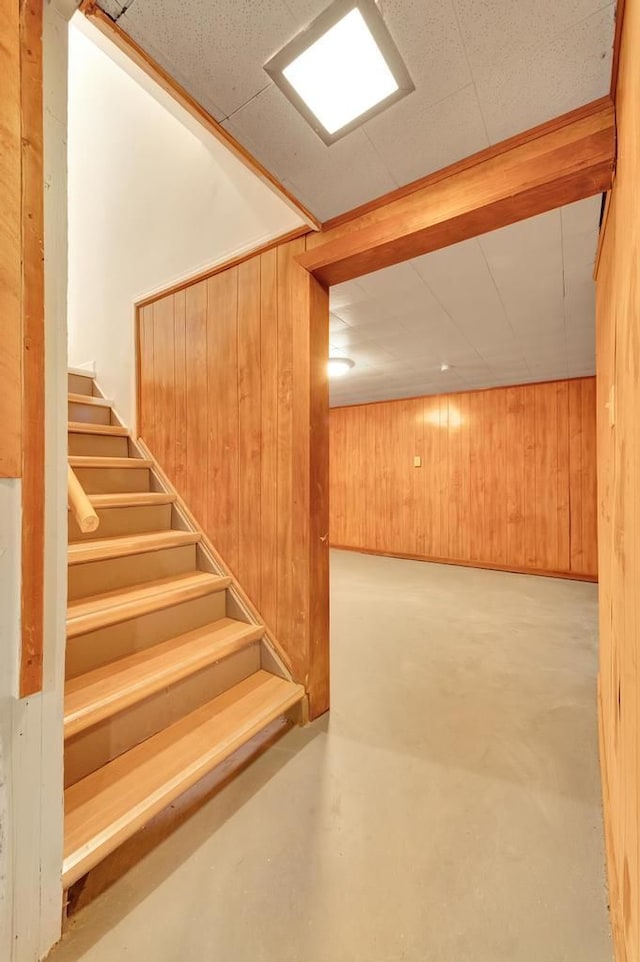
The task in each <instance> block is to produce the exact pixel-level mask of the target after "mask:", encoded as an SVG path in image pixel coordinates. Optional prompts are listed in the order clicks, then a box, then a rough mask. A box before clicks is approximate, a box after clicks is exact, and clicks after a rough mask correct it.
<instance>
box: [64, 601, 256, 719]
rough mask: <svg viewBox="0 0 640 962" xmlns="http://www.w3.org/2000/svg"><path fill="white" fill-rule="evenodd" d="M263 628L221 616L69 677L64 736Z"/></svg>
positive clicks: (212, 658)
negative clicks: (142, 649) (84, 672)
mask: <svg viewBox="0 0 640 962" xmlns="http://www.w3.org/2000/svg"><path fill="white" fill-rule="evenodd" d="M263 634H264V628H263V627H262V626H261V625H255V624H247V623H245V622H243V621H237V620H236V619H234V618H221V619H219V620H218V621H215V622H212V623H211V624H208V625H205V626H204V627H202V628H196V629H194V630H192V631H188V632H186V633H184V634H182V635H177V636H176V637H174V638H170V639H169V640H168V641H164V642H161V643H160V644H157V645H153V646H152V647H150V648H146V649H145V650H144V651H139V652H136V653H135V654H133V655H128V656H127V657H126V658H122V659H119V660H118V661H115V662H112V663H111V664H108V665H103V666H102V667H100V668H96V669H95V670H93V671H90V672H87V673H86V674H84V675H79V676H78V677H76V678H72V679H70V680H69V681H67V683H66V685H65V703H64V734H65V738H70V737H71V736H73V735H76V734H77V733H78V732H80V731H83V730H84V729H85V728H89V727H90V726H91V725H95V724H96V723H97V722H99V721H102V720H103V719H104V718H107V717H109V716H111V715H115V714H116V713H117V712H119V711H122V710H123V709H124V708H127V707H129V706H130V705H132V704H134V703H135V702H139V701H142V700H143V699H144V698H148V697H149V695H152V694H154V693H155V692H157V691H160V690H161V689H162V688H165V687H166V686H167V685H170V684H173V683H174V682H176V681H179V680H180V679H181V678H185V677H187V676H188V675H191V674H194V673H195V672H196V671H199V670H200V669H201V668H204V667H206V666H207V665H211V664H213V663H214V662H216V661H220V660H221V659H222V658H226V657H227V656H228V655H231V654H233V653H234V652H236V651H239V650H240V649H241V648H244V647H245V646H246V645H248V644H251V643H252V642H254V641H257V640H258V639H259V638H261V637H262V635H263Z"/></svg>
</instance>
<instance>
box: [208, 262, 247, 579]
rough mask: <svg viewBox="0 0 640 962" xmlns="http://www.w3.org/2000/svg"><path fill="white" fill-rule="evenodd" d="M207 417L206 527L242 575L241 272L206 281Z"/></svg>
mask: <svg viewBox="0 0 640 962" xmlns="http://www.w3.org/2000/svg"><path fill="white" fill-rule="evenodd" d="M212 400H214V403H212ZM207 415H208V418H207V458H208V461H207V482H208V490H207V523H208V526H209V530H210V531H212V532H215V536H216V537H215V543H216V547H218V549H219V551H220V552H221V554H222V556H223V557H224V558H225V560H226V561H227V563H228V565H229V567H230V568H231V570H232V571H233V572H235V573H236V574H237V572H238V548H239V545H238V507H239V505H238V491H239V486H238V268H232V269H231V270H229V271H224V272H222V273H220V274H216V275H215V276H214V277H211V278H209V280H208V281H207Z"/></svg>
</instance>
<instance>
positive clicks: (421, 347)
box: [99, 0, 615, 404]
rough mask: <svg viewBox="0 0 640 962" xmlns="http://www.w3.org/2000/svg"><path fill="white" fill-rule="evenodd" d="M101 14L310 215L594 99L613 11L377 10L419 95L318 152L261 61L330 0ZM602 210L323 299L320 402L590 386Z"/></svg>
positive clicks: (325, 214) (429, 2) (135, 6)
mask: <svg viewBox="0 0 640 962" xmlns="http://www.w3.org/2000/svg"><path fill="white" fill-rule="evenodd" d="M99 2H100V3H101V6H102V7H103V8H104V9H105V10H106V11H107V12H108V13H109V14H110V15H111V16H113V17H117V18H118V22H119V25H120V26H121V27H122V28H123V29H124V30H125V31H127V32H128V33H129V34H131V36H132V37H133V38H134V39H135V40H136V41H137V42H138V43H139V44H140V45H141V46H142V47H143V48H144V49H146V50H147V51H148V52H149V53H150V54H151V56H153V57H154V58H155V59H156V60H157V61H158V62H159V63H160V64H161V65H162V66H163V67H165V69H167V70H168V71H169V73H171V74H172V75H173V76H174V77H175V78H176V79H177V80H178V81H179V82H180V83H181V84H182V85H183V86H184V87H186V89H187V90H189V91H190V92H191V94H192V95H193V96H194V97H195V98H196V99H197V100H199V101H200V102H201V103H202V104H203V105H204V106H205V107H206V108H207V109H208V110H209V111H210V112H211V113H212V114H213V116H215V117H216V118H217V119H218V120H220V121H221V122H222V123H223V125H224V126H225V127H227V128H228V129H229V130H230V131H231V132H232V133H233V134H234V135H235V136H236V137H237V139H238V140H239V141H240V142H241V143H242V144H244V145H245V146H246V147H247V148H248V149H249V150H250V151H251V152H252V153H253V154H254V155H255V156H256V157H257V158H258V159H259V160H261V161H262V163H263V164H264V165H265V166H266V167H268V168H269V169H270V170H271V171H272V172H273V173H274V174H275V175H276V176H277V177H278V178H279V179H280V180H281V181H282V182H283V183H284V184H285V185H286V186H287V187H288V188H289V189H290V190H291V192H292V193H293V194H294V195H296V196H297V197H298V198H299V199H300V200H302V201H303V202H304V203H305V204H306V205H307V206H308V207H309V208H310V209H311V210H312V211H313V212H314V213H315V214H316V215H317V216H318V217H319V218H320V219H323V220H324V219H327V218H330V217H332V216H334V215H336V214H339V213H342V212H343V211H345V210H349V209H350V208H352V207H355V206H357V205H358V204H361V203H364V202H366V201H368V200H371V199H372V198H374V197H377V196H379V195H380V194H383V193H385V192H387V191H389V190H392V189H393V188H395V187H397V186H401V185H403V184H406V183H408V182H409V181H411V180H414V179H416V178H418V177H422V176H424V175H426V174H428V173H430V172H431V171H433V170H437V169H438V168H440V167H443V166H445V165H447V164H450V163H453V162H454V161H456V160H459V159H461V158H462V157H465V156H467V155H469V154H471V153H473V152H475V151H477V150H481V149H482V148H483V147H486V146H488V145H489V144H493V143H496V142H498V141H500V140H502V139H504V138H505V137H508V136H511V135H512V134H515V133H518V132H520V131H522V130H526V129H527V128H529V127H531V126H534V125H535V124H538V123H542V122H544V121H545V120H548V119H550V118H552V117H554V116H557V115H558V114H561V113H564V112H565V111H568V110H571V109H573V108H574V107H578V106H580V105H582V104H584V103H587V102H588V101H590V100H593V99H595V98H597V97H600V96H603V95H604V94H606V93H607V92H608V89H609V80H610V71H611V47H612V42H613V30H614V8H615V4H614V3H612V2H603V0H380V2H379V7H380V9H381V11H382V14H383V16H384V18H385V21H386V23H387V26H388V27H389V29H390V31H391V34H392V36H393V38H394V40H395V42H396V44H397V46H398V49H399V51H400V53H401V55H402V57H403V58H404V60H405V63H406V64H407V67H408V69H409V72H410V73H411V76H412V79H413V81H414V83H415V85H416V90H415V92H413V93H411V94H410V95H409V96H408V97H406V98H405V99H403V100H401V101H399V102H398V103H397V104H394V105H393V106H392V107H390V108H389V109H388V110H386V111H385V112H384V113H382V114H380V115H378V116H377V117H374V118H373V119H372V120H370V121H368V122H367V123H366V124H365V125H364V126H363V127H361V128H359V129H357V130H355V131H354V132H352V133H351V134H348V135H347V136H346V137H344V138H342V139H341V140H339V141H337V142H336V143H335V144H333V145H332V146H330V147H327V146H326V145H325V144H324V143H323V142H322V141H321V140H320V138H319V137H318V136H317V135H316V134H315V133H314V132H313V130H312V129H311V128H310V127H309V126H308V125H307V124H306V122H305V121H304V120H303V119H302V117H301V116H300V115H299V114H298V112H297V111H296V110H295V108H294V107H293V106H292V105H291V104H290V103H289V101H288V100H287V99H286V98H285V96H284V95H283V94H282V93H281V91H280V90H279V89H278V88H277V87H276V86H275V85H274V84H273V82H272V81H271V80H270V78H269V77H268V76H267V74H266V73H265V72H264V70H263V66H262V65H263V64H264V63H266V62H267V61H268V60H269V59H270V58H271V57H272V55H273V54H275V53H276V52H277V51H278V50H279V49H280V48H281V47H283V46H284V45H285V43H287V42H288V41H289V40H290V39H291V38H292V37H294V36H295V35H296V34H297V33H298V32H299V31H300V30H301V29H303V28H304V27H305V26H306V25H307V24H308V23H309V22H310V21H311V20H312V19H314V17H315V16H317V14H318V13H320V12H321V11H322V10H323V9H325V8H326V7H327V6H328V5H329V0H213V2H212V0H128V2H127V6H126V11H125V12H123V5H122V3H121V2H120V0H99ZM599 204H600V200H599V198H593V199H590V200H587V201H583V202H580V203H578V204H573V205H571V206H569V207H566V208H563V209H562V210H561V211H553V212H551V213H548V214H544V215H542V216H540V217H537V218H533V219H532V220H529V221H525V222H523V223H520V224H516V225H513V226H511V227H508V228H505V229H503V230H500V231H495V232H493V233H491V234H488V235H485V236H484V237H481V238H478V239H474V240H470V241H466V242H464V243H462V244H458V245H456V246H455V247H450V248H447V249H445V250H442V251H437V252H435V253H433V254H428V255H426V256H425V257H422V258H419V259H417V260H415V261H412V262H409V263H406V264H401V265H399V266H397V267H394V268H389V269H387V270H385V271H381V272H378V273H376V274H371V275H369V276H367V277H364V278H360V279H359V280H358V281H356V282H351V283H348V284H342V285H340V286H338V287H336V288H333V289H332V291H331V310H332V319H331V350H332V353H333V354H347V355H348V356H350V357H352V358H353V359H354V360H355V362H356V367H355V369H354V370H353V371H352V372H351V374H349V375H348V376H347V377H346V378H345V379H344V380H343V381H338V380H336V381H334V382H333V383H332V389H331V401H332V404H346V403H354V402H359V401H367V400H375V399H381V398H389V397H402V396H411V395H416V394H430V393H441V392H446V391H452V390H457V389H460V388H479V387H489V386H492V385H497V384H512V383H521V382H526V381H537V380H546V379H552V378H556V377H566V376H577V375H581V374H592V373H593V371H594V313H595V312H594V286H593V282H592V279H591V273H592V267H593V258H594V253H595V249H596V242H597V230H598V216H599ZM442 362H447V363H449V364H450V365H452V368H451V370H450V371H448V372H446V373H441V372H440V369H439V368H440V364H441V363H442Z"/></svg>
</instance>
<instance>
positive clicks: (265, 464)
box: [138, 238, 329, 716]
mask: <svg viewBox="0 0 640 962" xmlns="http://www.w3.org/2000/svg"><path fill="white" fill-rule="evenodd" d="M305 245H306V240H305V238H300V239H298V240H294V241H291V242H289V243H286V244H283V245H281V246H279V247H277V248H274V249H272V250H269V251H266V252H264V253H262V254H259V255H257V256H254V257H252V258H250V259H248V260H245V261H244V262H242V263H240V264H237V265H234V266H232V267H229V268H228V269H226V270H223V271H221V272H219V273H216V274H214V275H213V276H211V277H209V278H208V279H205V280H200V281H198V282H196V283H193V284H191V285H189V286H186V287H185V288H184V289H182V290H179V291H175V292H173V293H171V294H169V295H168V296H164V297H160V298H159V299H157V300H156V301H153V302H151V303H146V304H145V306H143V307H141V308H140V309H139V401H138V405H139V406H138V418H139V432H140V435H141V437H142V439H143V440H144V441H145V442H146V444H147V445H148V446H149V448H150V449H151V450H152V451H153V453H154V455H155V456H156V457H157V458H158V460H159V462H160V464H161V466H162V467H163V468H164V470H165V472H166V473H167V474H168V476H169V477H170V479H171V481H172V482H173V483H174V484H175V486H176V488H177V489H178V491H179V493H180V494H181V495H182V496H183V497H184V499H185V501H186V502H187V505H188V506H189V508H190V510H191V511H192V512H193V514H194V515H195V517H196V518H197V520H198V521H199V523H200V524H201V525H202V527H203V528H204V530H205V531H206V532H207V534H208V535H209V537H210V539H211V541H212V542H213V544H214V546H215V547H216V549H217V550H218V551H219V553H220V554H221V555H222V557H223V559H224V560H225V562H226V563H227V565H228V566H229V568H230V569H231V571H232V572H233V573H234V574H235V575H236V576H237V578H238V579H239V581H240V584H241V585H242V587H243V588H244V590H245V591H246V592H247V594H248V595H249V598H250V599H251V601H252V602H253V604H254V605H255V606H256V608H257V609H258V611H259V612H260V614H261V615H262V617H263V619H264V620H265V622H266V624H267V626H268V627H269V628H270V630H271V631H272V632H273V634H274V635H275V637H276V638H277V640H278V642H279V643H280V645H281V646H282V648H283V649H284V651H285V652H286V654H287V655H288V658H289V660H290V663H291V666H292V669H293V674H294V677H295V678H296V679H297V680H299V681H302V682H304V683H305V684H306V686H307V689H308V691H309V694H310V707H311V712H312V715H314V716H315V715H318V714H320V713H321V712H322V711H324V710H326V708H327V707H328V704H329V660H328V659H329V651H328V646H329V624H328V601H329V585H328V431H329V421H328V387H327V371H326V368H327V357H328V318H329V308H328V298H327V293H326V291H324V290H323V289H322V288H321V287H320V285H319V284H318V283H317V282H316V281H315V280H314V278H313V277H312V276H311V275H310V274H308V273H307V272H306V271H305V270H304V269H303V268H301V267H300V266H299V265H298V263H297V261H296V260H295V258H296V257H297V255H298V254H300V253H302V252H303V251H304V250H305Z"/></svg>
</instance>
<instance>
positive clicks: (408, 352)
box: [329, 197, 600, 406]
mask: <svg viewBox="0 0 640 962" xmlns="http://www.w3.org/2000/svg"><path fill="white" fill-rule="evenodd" d="M599 213H600V198H599V197H593V198H589V199H588V200H583V201H579V202H578V203H577V204H570V205H568V206H566V207H563V208H561V209H559V210H554V211H550V212H549V213H547V214H541V215H540V216H538V217H532V218H531V219H530V220H527V221H521V222H520V223H518V224H512V225H511V226H509V227H504V228H502V229H501V230H497V231H492V232H491V233H489V234H484V235H483V236H482V237H478V238H473V239H472V240H468V241H463V242H462V243H461V244H456V245H454V246H453V247H447V248H444V249H443V250H440V251H435V252H434V253H432V254H426V255H425V256H424V257H418V258H416V259H414V260H412V261H407V262H406V263H404V264H398V265H397V266H395V267H389V268H385V270H382V271H377V272H376V273H374V274H367V275H366V276H365V277H361V278H359V279H358V280H357V281H349V282H347V283H346V284H339V285H337V286H335V287H332V288H331V291H330V305H331V319H330V334H329V340H330V345H331V350H330V353H331V354H332V355H334V356H346V357H349V358H351V359H352V360H353V361H355V367H354V368H353V370H352V371H351V372H350V373H349V374H348V375H346V376H345V377H344V378H339V379H336V380H334V381H332V382H331V404H332V405H334V406H335V405H342V404H357V403H361V402H364V401H378V400H383V399H388V398H397V397H413V396H417V395H421V394H442V393H447V392H451V391H459V390H467V389H472V388H484V387H494V386H497V385H500V384H522V383H526V382H528V381H529V382H533V381H543V380H552V379H554V378H564V377H578V376H580V375H587V374H593V373H594V369H595V368H594V365H595V332H594V327H595V324H594V317H595V305H594V297H595V285H594V283H593V280H592V274H593V263H594V256H595V251H596V246H597V238H598V221H599ZM442 364H447V365H449V370H448V371H441V370H440V366H441V365H442Z"/></svg>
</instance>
